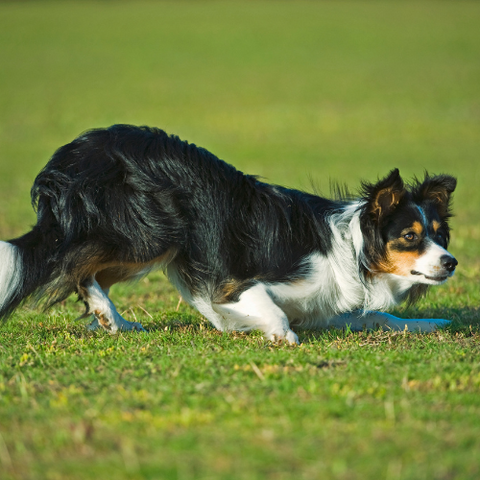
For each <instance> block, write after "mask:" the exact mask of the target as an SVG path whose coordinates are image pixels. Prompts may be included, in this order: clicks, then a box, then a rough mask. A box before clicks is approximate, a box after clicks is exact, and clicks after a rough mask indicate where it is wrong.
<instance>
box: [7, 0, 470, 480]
mask: <svg viewBox="0 0 480 480" xmlns="http://www.w3.org/2000/svg"><path fill="white" fill-rule="evenodd" d="M479 20H480V5H479V4H478V3H477V2H473V1H471V2H469V1H462V2H447V1H442V2H440V1H439V2H437V1H417V2H400V1H389V2H374V1H371V2H366V1H355V2H353V1H352V2H348V1H344V2H333V1H330V2H329V1H321V2H311V1H295V2H287V1H256V2H252V1H244V2H241V1H238V2H237V1H230V2H226V1H225V2H218V1H208V2H207V1H205V2H199V1H198V2H193V1H190V2H189V1H183V2H144V1H139V2H115V3H113V2H88V1H87V2H81V3H80V2H63V1H62V2H61V1H55V2H54V1H52V2H5V3H0V65H2V68H1V72H0V238H11V237H13V236H15V235H20V234H21V233H23V232H25V231H26V230H27V229H28V228H29V225H31V224H32V223H34V215H33V212H32V210H31V207H30V205H29V189H30V186H31V184H32V181H33V178H34V177H35V175H36V174H37V173H38V171H39V170H40V169H41V168H42V166H43V165H44V164H45V163H46V161H47V160H48V158H49V156H50V155H51V154H52V152H53V151H54V149H55V148H57V147H58V146H60V145H62V144H64V143H66V142H68V141H70V140H71V139H72V138H74V137H75V136H76V135H78V134H79V133H80V132H81V131H84V130H86V129H88V128H91V127H99V126H107V125H110V124H112V123H135V124H149V125H156V126H159V127H163V128H165V129H166V130H167V131H169V132H171V133H176V134H179V135H180V136H181V137H182V138H185V139H188V140H190V141H192V142H195V143H197V144H199V145H201V146H204V147H206V148H208V149H210V150H211V151H213V152H214V153H215V154H217V155H218V156H220V157H221V158H224V159H226V160H227V161H229V162H231V163H233V164H234V165H236V166H238V167H239V168H241V169H243V170H245V171H247V172H248V173H256V174H260V175H264V176H266V177H267V178H268V179H269V180H271V181H273V182H278V183H282V184H287V185H290V186H293V187H300V188H310V178H311V179H313V181H314V183H316V184H317V185H318V188H319V189H320V190H323V191H326V192H327V193H328V188H329V180H330V179H336V180H342V181H345V182H346V183H347V184H348V185H349V186H350V187H352V188H354V187H355V186H356V185H358V182H359V180H360V179H374V178H376V177H377V175H384V174H385V173H386V172H387V171H388V170H390V169H391V168H393V167H399V168H400V170H401V172H402V173H403V174H404V175H405V176H406V177H407V178H410V177H411V176H413V175H419V176H421V175H422V173H423V170H424V169H427V170H429V171H431V172H446V173H451V174H454V175H456V176H457V177H458V179H459V186H458V191H457V192H456V194H455V213H456V217H455V218H454V219H453V222H452V223H453V228H454V230H453V240H452V245H451V248H450V250H451V251H452V253H454V254H455V256H456V257H457V258H458V259H459V261H460V265H459V269H458V272H457V274H456V275H455V277H454V278H453V279H452V280H451V281H449V283H448V284H447V285H445V286H442V287H438V288H437V289H434V290H432V291H431V292H430V294H429V296H428V297H427V298H426V299H424V300H422V301H421V302H420V303H419V304H418V305H417V306H415V307H411V308H409V309H406V308H405V307H400V308H399V309H398V310H397V311H396V312H394V313H397V314H399V315H401V316H409V317H434V318H450V319H453V321H454V322H453V324H452V326H451V327H449V328H448V329H446V330H444V331H441V332H437V333H434V334H429V335H417V334H413V333H408V332H405V333H389V332H373V333H367V332H363V333H355V334H353V333H350V332H348V331H347V332H341V331H328V332H316V333H312V332H306V331H305V332H299V336H300V340H301V341H302V345H301V346H300V347H289V346H285V345H280V346H278V345H272V344H269V343H267V342H265V341H264V340H263V338H262V337H261V336H260V334H258V333H253V334H251V335H243V334H233V335H226V334H222V333H219V332H217V331H215V330H213V329H212V327H211V326H209V325H208V323H206V321H205V320H204V319H203V318H202V317H201V316H200V315H199V314H197V313H196V312H195V311H193V310H192V309H191V308H190V307H188V306H187V305H185V304H183V303H181V304H180V305H178V294H177V293H176V292H175V291H174V290H173V289H172V287H171V286H170V285H169V284H168V283H167V282H166V280H165V279H164V277H163V276H162V275H161V274H160V273H154V274H152V275H150V276H149V277H147V278H146V279H144V280H142V281H141V282H140V283H138V284H137V285H134V286H130V285H119V286H116V287H114V289H113V292H112V297H113V299H114V301H115V302H116V304H117V306H118V308H119V310H120V311H124V315H125V317H126V318H127V319H129V320H134V319H135V318H136V319H137V320H138V321H141V322H142V323H143V325H144V326H145V327H146V328H147V330H148V333H123V334H119V335H115V336H108V335H105V334H103V333H97V332H87V331H86V330H85V329H84V328H83V325H82V324H80V323H78V322H75V321H74V319H75V318H76V317H78V315H79V314H80V312H81V308H80V306H79V305H78V304H76V303H75V302H74V299H73V298H71V299H69V300H67V301H66V302H65V303H64V304H63V305H57V306H56V307H54V308H53V309H52V310H50V311H49V312H48V313H46V314H45V313H41V312H40V311H38V310H30V309H28V308H24V309H21V310H19V311H18V312H17V313H16V314H15V315H14V317H13V318H12V319H11V320H10V321H9V322H8V323H6V324H5V325H3V326H2V328H1V330H0V476H1V477H2V479H3V478H6V479H49V480H50V479H51V480H55V479H65V478H68V479H88V478H99V477H100V478H102V477H106V478H107V477H108V478H118V479H122V478H134V479H137V478H138V479H144V478H152V479H156V478H166V479H190V478H192V479H242V478H245V479H256V478H258V479H264V478H268V479H316V478H332V479H364V478H372V479H373V478H375V479H377V478H379V479H380V478H381V479H383V478H385V479H389V480H392V479H428V480H430V479H445V480H447V479H474V478H478V477H479V476H480V460H479V459H478V451H479V450H480V440H479V438H480V420H479V418H480V400H479V398H480V396H479V393H480V360H479V359H480V355H479V340H480V333H479V324H480V312H479V310H480V307H479V305H480V292H479V289H478V284H479V277H480V260H479V256H478V251H479V247H480V227H479V224H480V211H479V205H480V190H479V189H478V184H479V181H480V178H479V177H480V169H479V168H478V153H479V151H480V137H479V136H478V131H479V130H478V129H479V123H480V122H479V120H480V103H479V87H478V85H480V64H479V62H478V51H479V47H480V30H479V29H478V24H479ZM0 261H1V259H0ZM177 306H178V309H177Z"/></svg>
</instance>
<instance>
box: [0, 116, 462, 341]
mask: <svg viewBox="0 0 480 480" xmlns="http://www.w3.org/2000/svg"><path fill="white" fill-rule="evenodd" d="M455 187H456V179H455V178H454V177H452V176H449V175H437V176H430V175H428V174H427V173H426V174H425V178H424V179H423V180H422V181H419V180H414V181H413V182H412V183H411V184H405V183H404V181H403V180H402V178H401V176H400V174H399V171H398V169H394V170H392V171H390V173H389V174H388V175H387V176H386V177H385V178H383V179H381V180H378V181H377V182H376V183H366V182H364V183H363V184H362V186H361V189H360V193H359V195H358V196H357V197H356V198H354V197H351V196H348V195H344V196H343V197H341V196H340V197H339V198H335V199H327V198H322V197H320V196H318V195H314V194H310V193H305V192H303V191H299V190H293V189H289V188H284V187H281V186H276V185H270V184H267V183H263V182H262V181H260V180H259V179H258V177H255V176H252V175H246V174H243V173H242V172H240V171H238V170H236V169H235V168H234V167H233V166H231V165H229V164H227V163H225V162H224V161H222V160H220V159H218V158H217V157H216V156H214V155H213V154H212V153H210V152H208V151H207V150H205V149H203V148H199V147H197V146H195V145H194V144H190V143H187V142H185V141H182V140H180V139H179V138H178V137H176V136H170V135H168V134H166V133H165V132H164V131H162V130H160V129H156V128H149V127H136V126H130V125H113V126H112V127H109V128H106V129H94V130H90V131H87V132H86V133H83V134H82V135H80V136H79V137H78V138H76V139H75V140H73V141H72V142H71V143H69V144H67V145H64V146H63V147H61V148H59V149H58V150H57V151H56V152H55V153H54V155H53V156H52V158H51V159H50V161H49V162H48V164H47V165H46V166H45V168H44V169H43V170H42V171H41V172H40V174H39V175H38V176H37V178H36V180H35V182H34V184H33V187H32V204H33V206H34V208H35V209H36V211H37V223H36V225H35V226H34V227H33V228H32V230H31V231H30V232H28V233H27V234H25V235H23V236H22V237H19V238H16V239H14V240H10V241H8V242H0V258H1V259H2V264H1V266H0V317H1V318H6V317H8V316H9V315H10V314H11V313H12V312H13V311H14V310H15V309H16V308H17V307H18V306H19V305H20V304H21V303H22V302H23V301H24V300H25V299H27V298H33V299H35V300H39V299H43V300H45V302H46V305H47V306H50V305H52V304H54V303H56V302H58V301H61V300H63V299H65V298H66V297H67V296H68V295H70V294H71V293H73V292H76V293H77V294H78V296H79V299H81V300H82V301H83V302H84V303H85V306H86V313H85V316H92V315H93V316H94V317H93V321H92V323H91V324H90V328H103V329H105V330H107V331H108V332H110V333H115V332H117V331H119V330H143V327H142V326H141V324H139V323H137V322H129V321H127V320H125V319H123V318H122V317H121V315H120V314H119V313H118V312H117V310H116V308H115V306H114V304H113V303H112V301H111V300H110V298H109V296H108V294H109V289H110V287H111V286H112V285H113V284H115V283H117V282H122V281H127V280H132V279H136V278H139V277H141V276H143V275H146V274H147V273H148V272H150V271H151V270H153V269H156V268H162V269H164V270H165V272H166V274H167V276H168V278H169V280H170V281H171V282H172V283H173V284H174V285H175V287H176V288H177V289H178V290H179V292H180V294H181V296H182V297H183V299H184V300H185V301H186V302H188V303H189V304H190V305H192V306H193V307H195V308H196V309H197V310H198V311H199V312H200V313H201V314H202V315H204V316H205V317H206V318H207V319H208V320H209V321H210V322H211V323H212V324H213V325H214V326H215V327H216V328H217V329H219V330H221V331H233V330H243V331H249V330H261V331H262V332H263V333H264V334H265V336H266V338H267V339H270V340H273V341H282V340H283V341H285V342H289V343H292V344H295V343H298V337H297V335H296V334H295V333H294V331H293V330H292V328H293V329H295V328H302V329H303V328H306V329H308V328H311V329H312V328H313V329H320V328H328V327H330V326H334V327H337V328H341V327H345V326H349V327H350V328H351V329H352V330H353V329H362V328H376V327H379V326H381V327H383V328H386V329H393V330H403V329H405V328H407V329H409V330H415V329H419V330H421V331H432V330H434V329H435V328H437V327H439V326H443V325H445V324H446V323H447V322H448V321H447V320H413V319H412V320H402V319H399V318H396V317H394V316H392V315H389V314H386V313H381V312H382V311H384V310H386V309H388V308H390V307H392V306H394V305H397V304H399V303H400V302H402V301H407V302H409V303H413V302H415V301H416V300H417V299H418V298H419V297H420V296H422V295H423V294H424V293H425V292H426V290H427V289H428V287H429V286H432V285H440V284H442V283H444V282H446V280H447V279H448V278H449V277H451V276H452V275H453V274H454V272H455V268H456V266H457V260H456V259H455V258H454V257H453V256H452V255H451V254H450V253H449V252H448V251H447V246H448V243H449V239H450V231H449V225H448V220H449V218H450V217H451V210H450V203H451V194H452V192H453V191H454V190H455ZM377 310H378V312H377Z"/></svg>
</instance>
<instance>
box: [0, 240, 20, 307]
mask: <svg viewBox="0 0 480 480" xmlns="http://www.w3.org/2000/svg"><path fill="white" fill-rule="evenodd" d="M21 278H22V263H21V259H20V255H19V253H18V250H17V247H16V246H15V245H12V244H11V243H8V242H2V241H0V308H3V307H4V306H5V305H7V303H8V302H9V301H10V299H11V298H12V296H13V294H14V293H15V290H16V289H17V288H18V286H19V285H20V281H21Z"/></svg>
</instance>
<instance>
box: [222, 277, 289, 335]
mask: <svg viewBox="0 0 480 480" xmlns="http://www.w3.org/2000/svg"><path fill="white" fill-rule="evenodd" d="M213 309H214V310H215V311H216V312H217V313H218V314H219V315H221V317H222V319H223V327H224V328H223V329H224V330H244V331H248V330H252V329H259V330H262V331H263V332H265V334H266V335H267V338H269V339H270V340H283V339H286V340H287V341H289V342H290V343H298V337H297V335H295V333H293V332H292V330H290V325H289V322H288V318H287V316H286V315H285V313H284V312H283V311H282V310H281V309H280V308H279V307H278V306H277V305H276V304H275V303H274V302H273V301H272V298H271V297H270V295H269V294H268V292H267V288H266V286H265V285H264V284H261V283H258V284H257V285H255V286H253V287H252V288H249V289H248V290H246V291H245V292H243V293H242V294H241V295H240V298H239V300H238V302H235V303H225V304H213Z"/></svg>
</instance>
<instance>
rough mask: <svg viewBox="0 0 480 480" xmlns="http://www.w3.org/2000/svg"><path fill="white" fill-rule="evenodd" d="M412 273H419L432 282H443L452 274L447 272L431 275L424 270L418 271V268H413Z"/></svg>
mask: <svg viewBox="0 0 480 480" xmlns="http://www.w3.org/2000/svg"><path fill="white" fill-rule="evenodd" d="M410 273H411V274H412V275H419V276H423V277H425V278H426V279H427V280H431V281H432V282H438V283H441V282H444V281H445V280H446V279H447V278H448V277H450V276H451V274H449V273H445V274H443V275H437V276H435V277H431V276H429V275H425V274H424V273H422V272H417V271H416V270H412V271H411V272H410Z"/></svg>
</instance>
